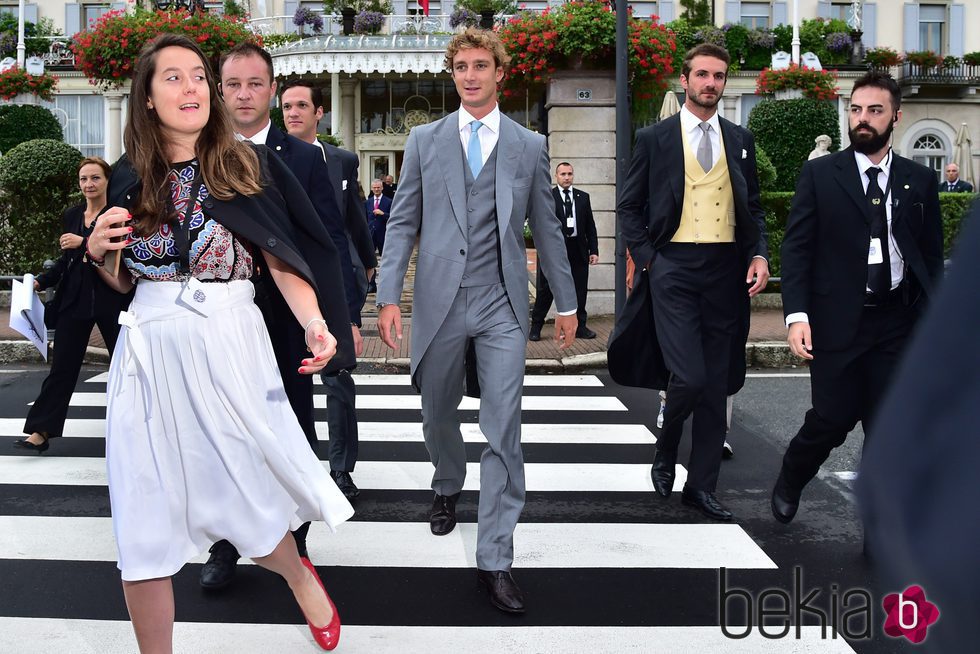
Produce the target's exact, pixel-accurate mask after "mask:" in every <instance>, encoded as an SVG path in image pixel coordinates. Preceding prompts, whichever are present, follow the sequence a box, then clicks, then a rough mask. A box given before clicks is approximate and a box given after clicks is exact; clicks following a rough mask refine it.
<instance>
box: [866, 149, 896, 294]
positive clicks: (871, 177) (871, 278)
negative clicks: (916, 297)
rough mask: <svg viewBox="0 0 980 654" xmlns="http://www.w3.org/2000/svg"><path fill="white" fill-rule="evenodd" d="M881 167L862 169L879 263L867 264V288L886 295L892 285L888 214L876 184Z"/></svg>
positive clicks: (883, 197) (879, 188)
mask: <svg viewBox="0 0 980 654" xmlns="http://www.w3.org/2000/svg"><path fill="white" fill-rule="evenodd" d="M880 172H881V168H877V167H874V166H872V167H871V168H868V169H867V170H866V171H864V174H865V175H867V176H868V190H867V192H866V194H865V195H866V197H867V198H868V208H869V209H870V211H871V238H872V239H878V244H879V249H880V250H881V263H869V264H868V288H870V289H871V292H872V293H874V294H875V295H881V296H884V295H887V294H888V291H890V290H891V287H892V273H891V264H890V263H889V261H888V216H887V214H886V213H885V194H884V193H882V191H881V187H880V186H878V173H880Z"/></svg>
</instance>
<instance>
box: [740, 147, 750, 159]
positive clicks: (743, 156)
mask: <svg viewBox="0 0 980 654" xmlns="http://www.w3.org/2000/svg"><path fill="white" fill-rule="evenodd" d="M742 158H743V159H748V158H749V153H748V152H746V151H745V150H744V149H743V150H742Z"/></svg>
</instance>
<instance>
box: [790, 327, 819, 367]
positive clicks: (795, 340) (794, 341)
mask: <svg viewBox="0 0 980 654" xmlns="http://www.w3.org/2000/svg"><path fill="white" fill-rule="evenodd" d="M786 342H787V343H789V349H790V350H791V351H792V352H793V354H795V355H796V356H798V357H801V358H803V359H808V360H812V359H813V355H812V354H810V352H812V351H813V341H812V340H811V339H810V323H808V322H794V323H793V324H792V325H790V326H789V334H788V335H787V336H786Z"/></svg>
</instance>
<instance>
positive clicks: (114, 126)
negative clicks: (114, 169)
mask: <svg viewBox="0 0 980 654" xmlns="http://www.w3.org/2000/svg"><path fill="white" fill-rule="evenodd" d="M103 97H105V101H106V105H107V106H108V111H107V114H108V116H107V125H106V126H107V128H108V130H107V133H106V144H105V158H106V161H108V162H109V163H113V162H115V161H116V159H118V158H119V157H120V156H122V99H123V94H122V91H118V90H114V91H106V92H105V94H104V96H103Z"/></svg>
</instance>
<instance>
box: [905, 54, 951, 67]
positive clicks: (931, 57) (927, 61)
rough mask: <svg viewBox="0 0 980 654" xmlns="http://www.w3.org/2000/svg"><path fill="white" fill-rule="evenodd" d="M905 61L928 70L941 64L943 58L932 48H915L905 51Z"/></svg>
mask: <svg viewBox="0 0 980 654" xmlns="http://www.w3.org/2000/svg"><path fill="white" fill-rule="evenodd" d="M905 61H907V62H908V63H910V64H912V65H913V66H918V67H919V68H922V69H923V70H928V69H929V68H935V67H937V66H939V65H941V64H942V63H943V58H942V57H940V56H939V55H937V54H936V53H935V52H933V51H932V50H913V51H912V52H906V53H905Z"/></svg>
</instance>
